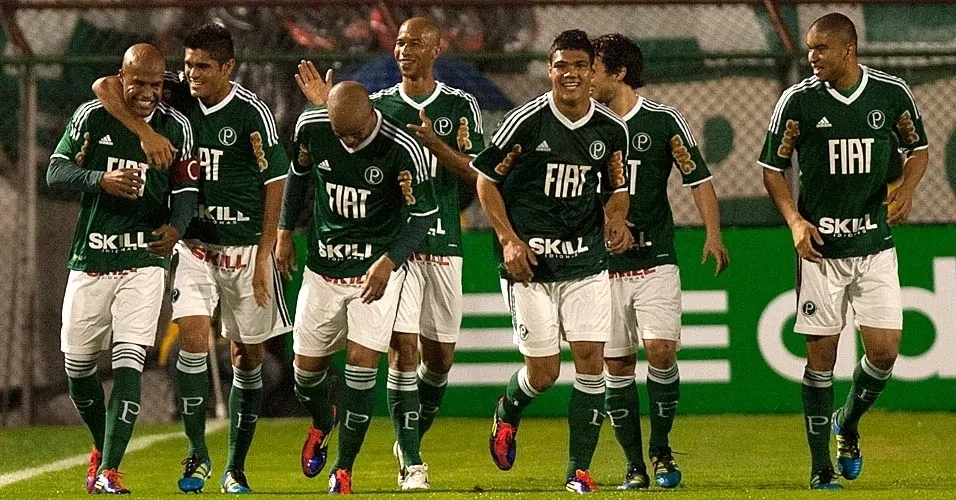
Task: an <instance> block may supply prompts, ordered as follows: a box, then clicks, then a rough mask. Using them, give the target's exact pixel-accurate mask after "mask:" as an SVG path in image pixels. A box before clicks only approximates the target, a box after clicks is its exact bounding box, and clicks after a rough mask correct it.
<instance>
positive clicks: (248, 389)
mask: <svg viewBox="0 0 956 500" xmlns="http://www.w3.org/2000/svg"><path fill="white" fill-rule="evenodd" d="M232 371H233V376H232V391H230V392H229V458H228V460H227V461H226V471H231V470H244V469H245V468H246V455H248V454H249V447H250V446H252V438H253V437H254V436H255V435H256V423H257V422H258V421H259V410H260V409H261V408H262V365H259V366H257V367H255V368H253V369H251V370H240V369H238V368H236V367H232Z"/></svg>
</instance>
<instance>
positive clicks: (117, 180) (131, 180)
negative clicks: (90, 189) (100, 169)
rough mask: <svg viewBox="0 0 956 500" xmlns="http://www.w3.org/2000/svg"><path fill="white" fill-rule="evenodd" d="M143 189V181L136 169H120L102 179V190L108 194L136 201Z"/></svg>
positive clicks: (112, 171)
mask: <svg viewBox="0 0 956 500" xmlns="http://www.w3.org/2000/svg"><path fill="white" fill-rule="evenodd" d="M142 187H143V179H142V177H140V172H139V170H138V169H135V168H119V169H116V170H110V171H109V172H106V173H105V174H103V178H102V179H100V189H102V190H103V191H104V192H106V194H109V195H113V196H116V197H118V198H125V199H127V200H135V199H136V198H138V197H139V190H140V189H142Z"/></svg>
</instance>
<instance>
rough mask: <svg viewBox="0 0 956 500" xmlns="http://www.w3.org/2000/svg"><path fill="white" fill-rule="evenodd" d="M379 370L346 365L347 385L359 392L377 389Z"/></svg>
mask: <svg viewBox="0 0 956 500" xmlns="http://www.w3.org/2000/svg"><path fill="white" fill-rule="evenodd" d="M377 374H378V368H365V367H362V366H355V365H345V385H346V386H348V387H350V388H352V389H355V390H357V391H367V390H369V389H372V388H373V387H375V376H376V375H377Z"/></svg>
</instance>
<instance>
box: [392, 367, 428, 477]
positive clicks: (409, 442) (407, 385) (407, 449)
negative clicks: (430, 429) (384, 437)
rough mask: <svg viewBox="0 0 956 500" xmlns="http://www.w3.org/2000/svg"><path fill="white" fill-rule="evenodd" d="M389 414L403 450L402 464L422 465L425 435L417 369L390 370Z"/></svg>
mask: <svg viewBox="0 0 956 500" xmlns="http://www.w3.org/2000/svg"><path fill="white" fill-rule="evenodd" d="M387 393H388V413H389V415H390V416H391V417H392V427H394V428H395V438H396V439H397V440H398V446H399V448H400V449H401V452H402V464H404V465H405V466H409V465H421V463H422V457H421V456H420V454H419V445H420V443H421V434H420V430H419V427H418V426H419V423H420V421H419V420H420V416H419V415H420V411H419V410H420V405H421V403H420V401H419V398H418V376H417V375H416V374H415V372H401V371H398V370H394V369H391V368H389V370H388V388H387Z"/></svg>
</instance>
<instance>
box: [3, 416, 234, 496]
mask: <svg viewBox="0 0 956 500" xmlns="http://www.w3.org/2000/svg"><path fill="white" fill-rule="evenodd" d="M228 424H229V422H228V421H226V420H213V421H211V422H209V423H208V424H207V425H206V434H212V433H213V432H216V431H218V430H219V429H222V428H223V427H226V425H228ZM181 436H184V434H183V432H182V431H178V432H167V433H166V434H151V435H149V436H142V437H138V438H134V439H133V440H132V441H130V442H129V446H127V447H126V453H131V452H134V451H139V450H142V449H144V448H148V447H150V446H152V445H154V444H156V443H159V442H161V441H166V440H169V439H173V438H176V437H181ZM89 459H90V454H89V453H84V454H82V455H74V456H72V457H69V458H64V459H62V460H57V461H56V462H52V463H48V464H46V465H41V466H39V467H30V468H29V469H22V470H18V471H14V472H8V473H6V474H0V488H3V487H5V486H10V485H11V484H14V483H18V482H20V481H24V480H27V479H30V478H33V477H36V476H39V475H41V474H47V473H50V472H56V471H59V470H63V469H68V468H70V467H80V466H83V465H86V464H87V463H88V461H89Z"/></svg>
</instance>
